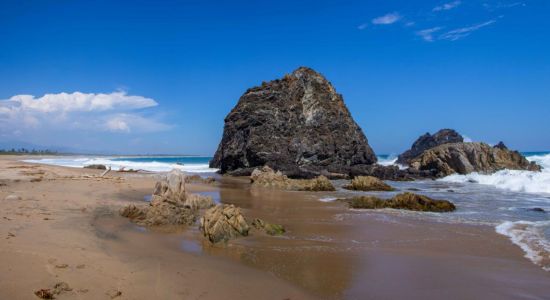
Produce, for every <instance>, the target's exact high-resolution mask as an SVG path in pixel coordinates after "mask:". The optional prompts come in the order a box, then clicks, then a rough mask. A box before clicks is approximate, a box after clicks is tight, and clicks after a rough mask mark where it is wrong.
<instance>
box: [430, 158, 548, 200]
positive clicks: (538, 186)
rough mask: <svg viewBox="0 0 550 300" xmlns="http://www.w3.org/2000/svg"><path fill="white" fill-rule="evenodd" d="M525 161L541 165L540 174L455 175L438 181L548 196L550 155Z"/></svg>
mask: <svg viewBox="0 0 550 300" xmlns="http://www.w3.org/2000/svg"><path fill="white" fill-rule="evenodd" d="M527 159H528V160H530V161H534V162H536V163H537V164H539V165H541V166H542V167H543V170H542V172H530V171H518V170H501V171H498V172H496V173H494V174H490V175H486V174H479V173H471V174H467V175H456V174H455V175H450V176H447V177H445V178H442V179H440V180H441V181H446V182H458V183H466V182H475V183H479V184H486V185H492V186H495V187H497V188H500V189H505V190H510V191H514V192H526V193H545V194H550V154H546V155H536V156H529V157H527Z"/></svg>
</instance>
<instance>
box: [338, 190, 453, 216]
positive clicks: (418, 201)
mask: <svg viewBox="0 0 550 300" xmlns="http://www.w3.org/2000/svg"><path fill="white" fill-rule="evenodd" d="M339 201H343V202H346V203H348V205H349V207H350V208H358V209H380V208H393V209H405V210H413V211H430V212H451V211H454V210H455V209H456V207H455V205H454V204H453V203H452V202H450V201H447V200H434V199H431V198H429V197H427V196H424V195H418V194H413V193H408V192H406V193H403V194H399V195H396V196H394V197H393V198H391V199H388V200H384V199H381V198H378V197H374V196H362V197H355V198H350V199H339Z"/></svg>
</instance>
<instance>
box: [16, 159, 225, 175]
mask: <svg viewBox="0 0 550 300" xmlns="http://www.w3.org/2000/svg"><path fill="white" fill-rule="evenodd" d="M210 159H211V157H197V156H172V157H168V156H158V157H60V158H44V159H29V160H25V162H30V163H40V164H47V165H56V166H64V167H72V168H82V167H84V166H88V165H94V164H100V165H105V166H110V167H111V168H112V169H113V170H119V169H121V168H125V169H127V170H128V169H134V170H144V171H150V172H168V171H170V170H172V169H180V170H182V171H185V172H188V173H214V172H216V171H217V170H218V169H212V168H210V167H209V166H208V162H209V161H210Z"/></svg>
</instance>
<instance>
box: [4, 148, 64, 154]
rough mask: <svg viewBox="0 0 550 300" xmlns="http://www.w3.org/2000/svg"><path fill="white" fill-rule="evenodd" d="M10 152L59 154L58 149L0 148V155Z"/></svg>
mask: <svg viewBox="0 0 550 300" xmlns="http://www.w3.org/2000/svg"><path fill="white" fill-rule="evenodd" d="M9 154H16V155H17V154H36V155H55V154H58V153H57V151H51V150H36V149H32V150H29V149H26V148H19V149H15V148H11V149H0V155H9Z"/></svg>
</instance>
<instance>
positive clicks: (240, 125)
mask: <svg viewBox="0 0 550 300" xmlns="http://www.w3.org/2000/svg"><path fill="white" fill-rule="evenodd" d="M376 160H377V159H376V155H375V154H374V151H373V150H372V149H371V147H370V146H369V144H368V141H367V138H366V137H365V135H364V134H363V131H362V130H361V128H360V127H359V126H358V125H357V123H355V121H354V120H353V118H352V116H351V114H350V112H349V111H348V109H347V107H346V105H345V104H344V101H343V98H342V96H341V95H340V94H338V93H337V92H336V91H335V89H334V87H333V86H332V85H331V84H330V82H329V81H328V80H326V79H325V78H324V77H323V76H322V75H321V74H319V73H317V72H315V71H314V70H312V69H310V68H306V67H300V68H298V69H297V70H295V71H294V72H293V73H292V74H289V75H286V76H284V78H282V79H278V80H274V81H271V82H268V83H264V84H262V85H261V86H259V87H254V88H251V89H249V90H247V91H246V92H245V94H244V95H242V97H241V98H240V99H239V102H238V103H237V105H236V106H235V107H234V108H233V110H232V111H231V112H230V113H229V114H228V115H227V117H226V118H225V125H224V132H223V137H222V140H221V142H220V144H219V147H218V150H217V151H216V153H215V155H214V158H213V159H212V161H211V162H210V166H211V167H214V168H219V169H220V171H221V173H230V174H238V175H250V174H251V172H252V171H253V170H254V168H256V167H261V166H264V165H269V166H272V167H275V168H276V169H277V170H280V171H281V172H282V173H283V174H285V175H288V176H289V177H291V178H313V177H316V176H318V175H325V176H327V174H335V175H337V176H338V177H341V176H346V174H348V173H349V170H350V168H351V167H352V166H354V165H361V164H363V165H370V164H373V163H376Z"/></svg>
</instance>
